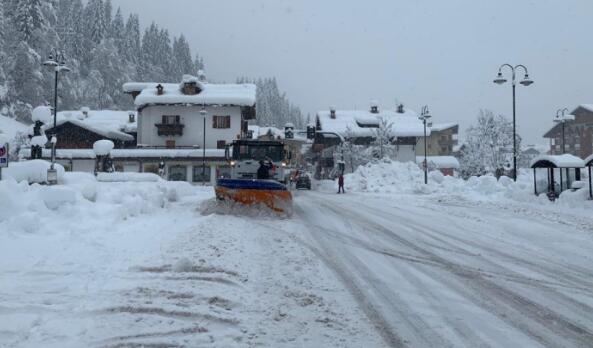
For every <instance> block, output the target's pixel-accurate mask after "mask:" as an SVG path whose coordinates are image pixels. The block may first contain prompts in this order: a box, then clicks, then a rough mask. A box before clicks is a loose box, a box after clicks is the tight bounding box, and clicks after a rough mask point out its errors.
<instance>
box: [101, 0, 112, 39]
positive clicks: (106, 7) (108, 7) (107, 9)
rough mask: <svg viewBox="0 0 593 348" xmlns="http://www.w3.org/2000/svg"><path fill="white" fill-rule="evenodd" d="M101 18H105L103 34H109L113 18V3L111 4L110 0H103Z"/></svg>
mask: <svg viewBox="0 0 593 348" xmlns="http://www.w3.org/2000/svg"><path fill="white" fill-rule="evenodd" d="M103 13H104V15H103V18H104V20H105V23H104V25H105V27H104V28H103V30H104V32H105V36H108V35H109V31H110V30H111V21H112V20H113V5H112V4H111V0H105V3H104V4H103Z"/></svg>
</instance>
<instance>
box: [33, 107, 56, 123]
mask: <svg viewBox="0 0 593 348" xmlns="http://www.w3.org/2000/svg"><path fill="white" fill-rule="evenodd" d="M31 119H32V120H33V122H37V121H40V122H43V123H49V122H50V121H51V120H52V109H51V107H49V106H45V105H41V106H38V107H36V108H34V109H33V111H32V112H31Z"/></svg>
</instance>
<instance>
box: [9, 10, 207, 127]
mask: <svg viewBox="0 0 593 348" xmlns="http://www.w3.org/2000/svg"><path fill="white" fill-rule="evenodd" d="M110 7H111V3H110V2H109V1H108V0H88V1H87V0H85V1H84V2H83V1H82V0H45V1H42V0H0V61H1V62H2V63H1V64H0V110H2V112H3V113H5V114H8V115H9V116H13V117H14V116H17V117H18V118H19V119H20V120H23V121H27V120H29V119H30V112H31V105H39V104H40V103H43V102H46V101H48V102H49V101H52V100H53V81H54V75H53V74H52V73H51V72H50V71H48V70H46V69H45V68H44V67H43V66H42V62H43V60H45V59H46V58H47V55H48V54H49V53H50V51H51V50H52V49H59V50H63V52H65V54H66V61H65V62H66V64H67V65H68V67H69V68H70V69H71V70H72V71H71V72H69V73H67V74H60V79H59V87H58V90H59V107H60V109H61V110H64V109H79V108H80V107H81V106H89V107H91V108H100V107H109V108H119V109H128V108H130V107H131V98H129V96H127V95H124V94H123V93H122V91H121V84H122V83H123V82H125V81H128V80H132V81H138V80H157V81H175V80H178V79H179V76H177V75H178V74H177V73H173V72H172V67H173V66H174V64H171V61H172V59H173V58H172V57H173V56H172V47H171V41H170V38H169V33H168V32H167V31H166V30H164V29H161V28H158V27H156V24H155V26H154V28H153V31H152V32H150V33H149V35H148V37H147V38H146V39H147V42H148V45H147V47H146V49H145V50H143V49H142V41H143V38H142V36H141V33H140V25H139V18H138V16H137V15H135V14H132V15H130V17H129V18H128V19H127V22H126V24H125V25H123V22H124V21H123V18H122V13H121V10H120V11H118V12H116V13H115V16H114V17H113V19H110V17H111V15H110V14H111V11H112V10H111V9H110ZM181 41H182V42H183V41H184V40H181ZM181 46H183V50H184V51H185V52H184V53H183V54H184V55H185V56H186V57H192V55H191V51H190V52H187V51H189V45H187V42H185V43H184V44H182V45H181ZM178 48H179V47H178ZM178 52H180V50H178ZM186 60H187V61H189V62H190V63H189V64H187V63H186V64H187V65H188V66H190V67H191V69H193V68H194V64H193V62H191V58H189V59H186ZM198 62H199V64H200V65H201V66H203V60H202V59H201V58H199V61H198ZM140 63H142V65H141V64H140ZM191 69H190V70H191ZM184 70H185V69H184ZM142 71H144V72H147V73H145V74H139V72H142Z"/></svg>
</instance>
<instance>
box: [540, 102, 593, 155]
mask: <svg viewBox="0 0 593 348" xmlns="http://www.w3.org/2000/svg"><path fill="white" fill-rule="evenodd" d="M571 115H574V117H575V119H574V121H566V122H565V123H564V151H563V146H562V144H563V139H562V123H556V124H555V125H554V126H553V127H552V128H551V129H550V130H549V131H547V132H546V133H545V134H544V138H547V139H549V144H550V154H551V155H561V154H563V153H567V154H571V155H574V156H577V157H580V158H586V157H587V156H590V155H591V154H592V153H593V104H581V105H579V106H578V107H577V108H576V109H574V110H573V111H572V112H571Z"/></svg>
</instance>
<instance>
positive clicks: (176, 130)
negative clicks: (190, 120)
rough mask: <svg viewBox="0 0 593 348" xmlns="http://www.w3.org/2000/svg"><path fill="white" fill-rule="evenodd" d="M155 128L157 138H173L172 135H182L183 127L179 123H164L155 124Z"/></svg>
mask: <svg viewBox="0 0 593 348" xmlns="http://www.w3.org/2000/svg"><path fill="white" fill-rule="evenodd" d="M155 126H156V128H157V134H158V135H159V136H174V135H183V127H185V126H184V125H182V124H180V123H173V124H165V123H157V124H155Z"/></svg>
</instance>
